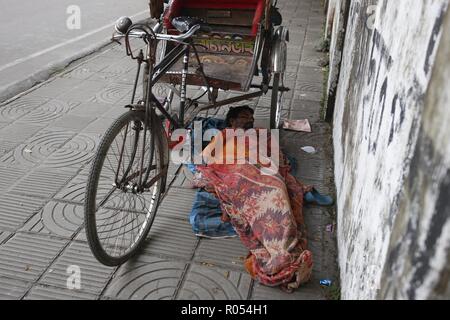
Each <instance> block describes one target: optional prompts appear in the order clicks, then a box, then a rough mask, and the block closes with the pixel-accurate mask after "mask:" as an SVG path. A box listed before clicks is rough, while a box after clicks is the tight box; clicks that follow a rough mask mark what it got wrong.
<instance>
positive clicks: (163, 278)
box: [105, 256, 186, 300]
mask: <svg viewBox="0 0 450 320" xmlns="http://www.w3.org/2000/svg"><path fill="white" fill-rule="evenodd" d="M185 267H186V266H185V264H184V263H182V262H177V261H170V260H164V259H160V258H155V257H150V256H140V257H139V258H138V259H137V260H132V261H129V262H127V263H126V264H124V265H123V266H122V267H120V269H119V271H118V272H117V274H116V275H115V276H114V278H113V280H112V281H111V283H110V284H109V285H108V288H107V289H106V291H105V296H107V297H111V298H115V299H126V300H171V299H173V296H174V294H175V292H176V289H177V287H178V283H179V282H180V279H181V276H182V274H183V271H184V269H185Z"/></svg>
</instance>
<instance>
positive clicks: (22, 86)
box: [0, 39, 114, 104]
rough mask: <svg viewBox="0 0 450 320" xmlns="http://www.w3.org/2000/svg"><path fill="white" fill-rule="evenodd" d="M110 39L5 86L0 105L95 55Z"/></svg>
mask: <svg viewBox="0 0 450 320" xmlns="http://www.w3.org/2000/svg"><path fill="white" fill-rule="evenodd" d="M112 43H114V42H112V41H111V40H110V39H108V40H104V41H101V42H99V43H96V44H94V45H91V46H89V47H87V48H85V49H84V50H81V51H79V52H78V53H76V54H74V55H72V56H69V57H67V58H65V59H62V60H60V61H57V62H53V63H49V64H48V65H46V66H45V67H43V68H42V69H40V70H38V71H36V72H34V73H32V74H31V75H30V76H28V77H27V78H25V79H22V80H19V81H16V82H13V83H12V84H10V85H7V86H5V87H3V88H1V89H0V103H1V104H3V103H4V102H7V100H9V99H11V98H13V97H15V96H16V95H18V94H20V93H22V92H24V91H26V90H28V89H30V88H32V87H34V86H35V85H37V84H39V83H42V82H44V81H46V80H48V79H50V78H51V76H52V75H53V74H55V73H56V72H58V71H60V70H63V69H65V68H66V67H67V66H68V65H69V64H71V63H72V62H74V61H76V60H79V59H81V58H84V57H86V56H88V55H90V54H92V53H95V52H97V51H99V50H101V49H103V48H104V47H106V46H108V45H109V44H112Z"/></svg>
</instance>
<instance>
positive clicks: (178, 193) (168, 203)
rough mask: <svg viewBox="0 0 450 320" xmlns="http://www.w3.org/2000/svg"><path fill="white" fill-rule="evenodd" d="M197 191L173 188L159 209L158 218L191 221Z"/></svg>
mask: <svg viewBox="0 0 450 320" xmlns="http://www.w3.org/2000/svg"><path fill="white" fill-rule="evenodd" d="M196 192H197V190H196V189H186V188H171V189H170V191H169V193H168V194H167V196H166V197H165V198H164V200H163V201H162V202H161V205H160V207H159V208H158V216H164V217H170V218H174V219H181V220H186V221H188V220H189V213H190V212H191V209H192V203H193V202H194V197H195V193H196Z"/></svg>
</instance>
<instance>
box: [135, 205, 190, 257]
mask: <svg viewBox="0 0 450 320" xmlns="http://www.w3.org/2000/svg"><path fill="white" fill-rule="evenodd" d="M197 241H198V240H197V237H196V236H195V235H194V233H193V231H192V228H191V225H190V224H189V222H188V221H183V220H178V219H173V218H167V217H162V216H159V215H158V214H157V215H156V218H155V221H154V223H153V226H152V228H151V229H150V233H149V236H148V239H147V241H146V244H145V246H144V248H143V253H144V254H158V255H164V256H172V257H178V258H182V259H190V257H191V256H192V254H193V253H194V250H195V247H196V245H197Z"/></svg>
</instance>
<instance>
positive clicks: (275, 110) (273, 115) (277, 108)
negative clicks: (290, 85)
mask: <svg viewBox="0 0 450 320" xmlns="http://www.w3.org/2000/svg"><path fill="white" fill-rule="evenodd" d="M281 77H282V74H281V73H278V72H277V73H275V74H274V75H273V84H272V93H271V94H272V96H271V103H270V129H279V128H280V124H281V111H282V108H283V106H282V97H283V93H282V92H280V78H281Z"/></svg>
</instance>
